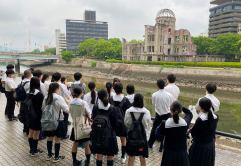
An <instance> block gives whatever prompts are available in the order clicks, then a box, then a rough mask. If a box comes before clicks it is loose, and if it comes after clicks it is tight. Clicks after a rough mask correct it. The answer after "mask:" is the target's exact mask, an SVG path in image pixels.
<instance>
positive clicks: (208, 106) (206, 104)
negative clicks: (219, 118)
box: [199, 97, 214, 122]
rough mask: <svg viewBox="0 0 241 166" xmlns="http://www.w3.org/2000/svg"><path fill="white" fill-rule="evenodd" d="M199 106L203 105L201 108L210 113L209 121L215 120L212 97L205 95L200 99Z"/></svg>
mask: <svg viewBox="0 0 241 166" xmlns="http://www.w3.org/2000/svg"><path fill="white" fill-rule="evenodd" d="M199 106H200V107H201V109H202V110H203V111H204V112H205V113H207V114H208V121H209V122H211V121H213V120H214V117H213V113H212V111H211V109H212V107H213V106H212V102H211V100H210V99H208V98H206V97H204V98H202V99H200V101H199Z"/></svg>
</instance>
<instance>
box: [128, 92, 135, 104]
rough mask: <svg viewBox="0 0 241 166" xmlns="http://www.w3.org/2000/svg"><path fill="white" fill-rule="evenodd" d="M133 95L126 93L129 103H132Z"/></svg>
mask: <svg viewBox="0 0 241 166" xmlns="http://www.w3.org/2000/svg"><path fill="white" fill-rule="evenodd" d="M134 97H135V94H132V95H126V98H127V99H128V100H129V102H130V103H131V104H133V102H134Z"/></svg>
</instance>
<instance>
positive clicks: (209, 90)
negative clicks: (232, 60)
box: [196, 83, 220, 112]
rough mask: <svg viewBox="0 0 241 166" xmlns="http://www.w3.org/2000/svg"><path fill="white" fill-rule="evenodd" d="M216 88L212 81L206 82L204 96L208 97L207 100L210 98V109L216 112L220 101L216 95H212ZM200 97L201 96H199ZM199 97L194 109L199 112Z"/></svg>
mask: <svg viewBox="0 0 241 166" xmlns="http://www.w3.org/2000/svg"><path fill="white" fill-rule="evenodd" d="M216 90H217V85H216V84H214V83H208V84H207V85H206V96H204V97H206V98H208V99H209V100H211V102H212V109H211V110H212V111H213V112H218V111H219V108H220V101H219V100H218V98H217V97H215V96H214V93H215V92H216ZM200 99H201V98H200ZM200 99H199V100H198V102H197V104H196V110H197V112H200V109H201V108H200V106H199V101H200Z"/></svg>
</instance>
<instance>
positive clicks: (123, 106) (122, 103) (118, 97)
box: [110, 82, 131, 163]
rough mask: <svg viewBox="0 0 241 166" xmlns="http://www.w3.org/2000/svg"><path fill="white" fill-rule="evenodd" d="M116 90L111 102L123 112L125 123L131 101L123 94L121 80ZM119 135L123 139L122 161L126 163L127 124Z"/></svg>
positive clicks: (117, 83)
mask: <svg viewBox="0 0 241 166" xmlns="http://www.w3.org/2000/svg"><path fill="white" fill-rule="evenodd" d="M114 90H115V93H116V94H115V95H113V96H112V97H111V99H110V103H111V104H112V105H113V106H115V108H116V109H117V111H119V112H121V113H122V118H121V120H122V121H123V124H124V117H125V113H126V110H127V109H129V108H130V107H131V103H130V102H129V100H128V99H127V98H126V97H125V96H124V94H123V92H122V91H123V85H122V83H121V82H116V83H115V84H114ZM116 134H117V136H118V137H120V139H121V162H122V163H125V161H126V136H127V129H126V127H125V125H123V126H122V127H121V128H119V130H118V131H117V133H116Z"/></svg>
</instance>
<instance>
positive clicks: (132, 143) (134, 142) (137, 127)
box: [126, 112, 147, 153]
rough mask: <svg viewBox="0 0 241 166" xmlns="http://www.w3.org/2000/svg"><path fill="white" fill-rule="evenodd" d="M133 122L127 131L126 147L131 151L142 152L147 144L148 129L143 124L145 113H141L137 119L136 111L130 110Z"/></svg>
mask: <svg viewBox="0 0 241 166" xmlns="http://www.w3.org/2000/svg"><path fill="white" fill-rule="evenodd" d="M130 114H131V119H132V124H131V127H130V129H129V130H128V133H127V145H126V147H127V148H128V149H130V151H132V152H135V153H138V152H142V151H143V150H144V148H145V147H146V145H147V140H146V131H145V129H144V126H143V124H142V119H143V117H144V115H145V113H141V114H140V117H139V119H138V120H136V119H135V116H134V113H133V112H130Z"/></svg>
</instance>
